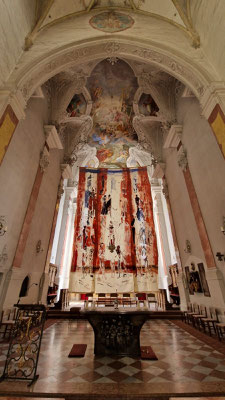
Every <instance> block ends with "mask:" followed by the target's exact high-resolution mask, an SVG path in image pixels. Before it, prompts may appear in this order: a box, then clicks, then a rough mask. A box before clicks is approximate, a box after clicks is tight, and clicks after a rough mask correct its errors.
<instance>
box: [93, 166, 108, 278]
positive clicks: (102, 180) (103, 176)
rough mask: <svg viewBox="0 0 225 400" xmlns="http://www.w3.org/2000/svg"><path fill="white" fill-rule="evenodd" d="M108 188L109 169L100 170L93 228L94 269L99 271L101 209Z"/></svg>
mask: <svg viewBox="0 0 225 400" xmlns="http://www.w3.org/2000/svg"><path fill="white" fill-rule="evenodd" d="M106 187H107V169H105V168H100V169H99V173H98V175H97V201H96V210H95V218H94V221H93V227H94V231H95V250H94V256H93V267H94V270H95V269H99V264H100V261H99V246H100V243H101V231H102V229H101V228H102V224H101V209H102V198H103V196H104V195H105V194H106Z"/></svg>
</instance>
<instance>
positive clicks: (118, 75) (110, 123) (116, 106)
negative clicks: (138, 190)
mask: <svg viewBox="0 0 225 400" xmlns="http://www.w3.org/2000/svg"><path fill="white" fill-rule="evenodd" d="M87 89H88V90H89V92H90V95H91V98H92V101H93V105H92V111H91V116H92V118H93V129H92V132H91V138H90V140H89V144H90V145H91V146H95V147H96V149H97V157H98V159H99V162H100V165H99V166H100V167H101V168H121V167H126V162H127V158H128V157H129V148H130V147H132V146H135V145H136V144H137V139H138V138H137V134H136V133H135V131H134V128H133V124H132V120H133V116H134V113H133V98H134V94H135V92H136V91H137V89H138V84H137V79H136V77H135V76H134V73H133V71H132V69H131V68H130V66H129V65H128V64H127V63H126V62H124V61H122V60H118V61H117V63H116V64H114V65H112V64H111V63H110V62H109V61H108V60H103V61H101V62H100V63H99V64H98V65H97V66H96V67H95V68H94V70H93V72H92V74H91V76H90V78H89V79H88V83H87Z"/></svg>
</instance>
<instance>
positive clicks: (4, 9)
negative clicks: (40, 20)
mask: <svg viewBox="0 0 225 400" xmlns="http://www.w3.org/2000/svg"><path fill="white" fill-rule="evenodd" d="M35 3H36V0H1V1H0V16H1V18H0V54H1V62H0V86H1V85H3V84H4V83H5V82H6V81H7V79H8V77H9V75H10V73H11V72H12V71H13V69H14V68H15V65H16V63H17V62H18V60H19V58H20V56H21V55H22V52H23V46H24V40H25V37H26V35H27V34H28V33H29V32H30V30H31V28H32V27H33V25H34V18H35ZM9 49H10V51H9Z"/></svg>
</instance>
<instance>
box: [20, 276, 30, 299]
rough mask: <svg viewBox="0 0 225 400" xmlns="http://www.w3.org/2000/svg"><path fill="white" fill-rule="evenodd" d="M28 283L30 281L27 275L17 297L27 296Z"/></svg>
mask: <svg viewBox="0 0 225 400" xmlns="http://www.w3.org/2000/svg"><path fill="white" fill-rule="evenodd" d="M29 281H30V279H29V276H28V275H27V276H26V278H24V280H23V283H22V285H21V289H20V294H19V297H25V296H27V291H28V286H29Z"/></svg>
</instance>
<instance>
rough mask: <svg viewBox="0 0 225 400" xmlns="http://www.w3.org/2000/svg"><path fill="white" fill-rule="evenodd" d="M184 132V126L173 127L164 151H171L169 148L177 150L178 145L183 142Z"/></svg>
mask: <svg viewBox="0 0 225 400" xmlns="http://www.w3.org/2000/svg"><path fill="white" fill-rule="evenodd" d="M182 131H183V126H182V125H178V124H177V125H176V124H174V125H171V127H170V130H169V132H168V134H167V136H166V139H165V142H164V145H163V148H164V149H169V148H173V147H175V148H177V146H178V144H179V143H180V141H181V137H182Z"/></svg>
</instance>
